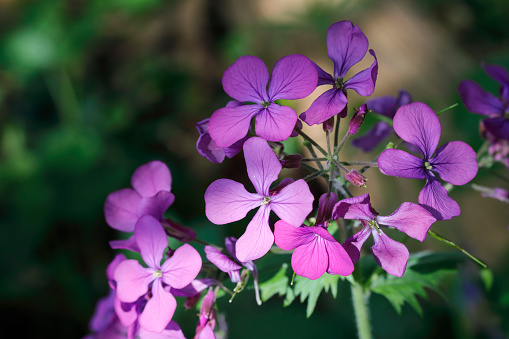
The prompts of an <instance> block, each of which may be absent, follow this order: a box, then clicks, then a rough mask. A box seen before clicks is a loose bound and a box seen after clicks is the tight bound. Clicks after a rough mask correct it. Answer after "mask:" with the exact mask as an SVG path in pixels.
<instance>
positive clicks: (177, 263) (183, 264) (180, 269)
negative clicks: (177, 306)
mask: <svg viewBox="0 0 509 339" xmlns="http://www.w3.org/2000/svg"><path fill="white" fill-rule="evenodd" d="M201 265H202V261H201V257H200V254H199V253H198V251H197V250H195V249H194V248H193V247H192V246H191V245H189V244H184V245H182V246H180V247H179V248H177V250H176V251H175V253H174V254H173V256H172V257H171V258H169V259H168V260H166V261H165V262H164V264H163V265H162V267H161V271H162V273H163V278H162V279H163V281H164V283H165V284H168V285H170V286H171V287H173V288H183V287H185V286H186V285H188V284H189V283H190V282H191V281H193V279H194V278H196V276H197V275H198V273H200V269H201Z"/></svg>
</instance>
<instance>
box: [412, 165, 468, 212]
mask: <svg viewBox="0 0 509 339" xmlns="http://www.w3.org/2000/svg"><path fill="white" fill-rule="evenodd" d="M419 204H421V205H423V207H424V208H426V209H427V210H428V211H429V212H431V214H433V216H434V217H435V218H436V219H437V220H449V219H451V218H452V217H456V216H458V215H460V213H461V210H460V207H459V206H458V204H457V203H456V201H454V200H453V199H451V197H449V194H447V190H446V189H445V188H444V187H443V186H442V184H440V182H439V181H438V180H437V179H436V178H435V176H434V175H432V174H428V175H427V176H426V185H424V187H423V188H422V190H421V192H420V193H419Z"/></svg>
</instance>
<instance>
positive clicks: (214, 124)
mask: <svg viewBox="0 0 509 339" xmlns="http://www.w3.org/2000/svg"><path fill="white" fill-rule="evenodd" d="M261 110H263V106H262V105H259V104H256V105H244V106H238V107H223V108H220V109H218V110H217V111H215V112H214V113H213V114H212V116H211V117H210V122H209V133H210V136H211V137H212V140H214V142H215V143H216V145H217V146H218V147H221V148H225V147H228V146H231V145H232V144H233V143H235V142H236V141H238V140H240V139H242V138H244V137H245V136H246V135H247V131H248V130H249V125H250V124H251V119H252V118H253V117H254V116H255V115H256V114H258V112H260V111H261Z"/></svg>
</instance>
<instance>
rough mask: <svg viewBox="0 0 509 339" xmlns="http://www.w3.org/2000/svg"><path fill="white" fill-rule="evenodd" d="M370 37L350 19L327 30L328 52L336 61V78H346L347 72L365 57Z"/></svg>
mask: <svg viewBox="0 0 509 339" xmlns="http://www.w3.org/2000/svg"><path fill="white" fill-rule="evenodd" d="M367 50H368V38H366V36H365V35H364V33H362V31H361V29H360V28H359V26H357V25H356V26H354V25H353V24H352V23H351V22H350V21H346V20H345V21H340V22H337V23H335V24H333V25H331V26H330V27H329V29H328V30H327V53H328V55H329V58H330V59H331V60H332V61H334V78H336V79H337V78H338V77H341V78H344V77H345V75H346V72H348V70H349V69H350V67H352V66H353V65H355V64H356V63H358V62H359V61H361V60H362V58H364V55H366V52H367Z"/></svg>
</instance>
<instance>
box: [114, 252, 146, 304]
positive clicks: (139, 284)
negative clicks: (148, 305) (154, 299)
mask: <svg viewBox="0 0 509 339" xmlns="http://www.w3.org/2000/svg"><path fill="white" fill-rule="evenodd" d="M113 276H114V278H115V281H116V282H117V297H118V298H119V299H120V300H121V301H123V302H126V303H132V302H135V301H136V300H138V298H139V297H141V296H142V295H144V294H145V293H147V292H148V285H149V284H150V282H151V281H153V280H154V279H155V278H154V276H153V275H152V272H151V271H150V270H149V269H147V268H145V267H143V266H141V265H140V263H139V262H138V261H137V260H124V261H122V262H121V263H120V264H119V265H118V267H117V269H116V270H115V273H114V274H113Z"/></svg>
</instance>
